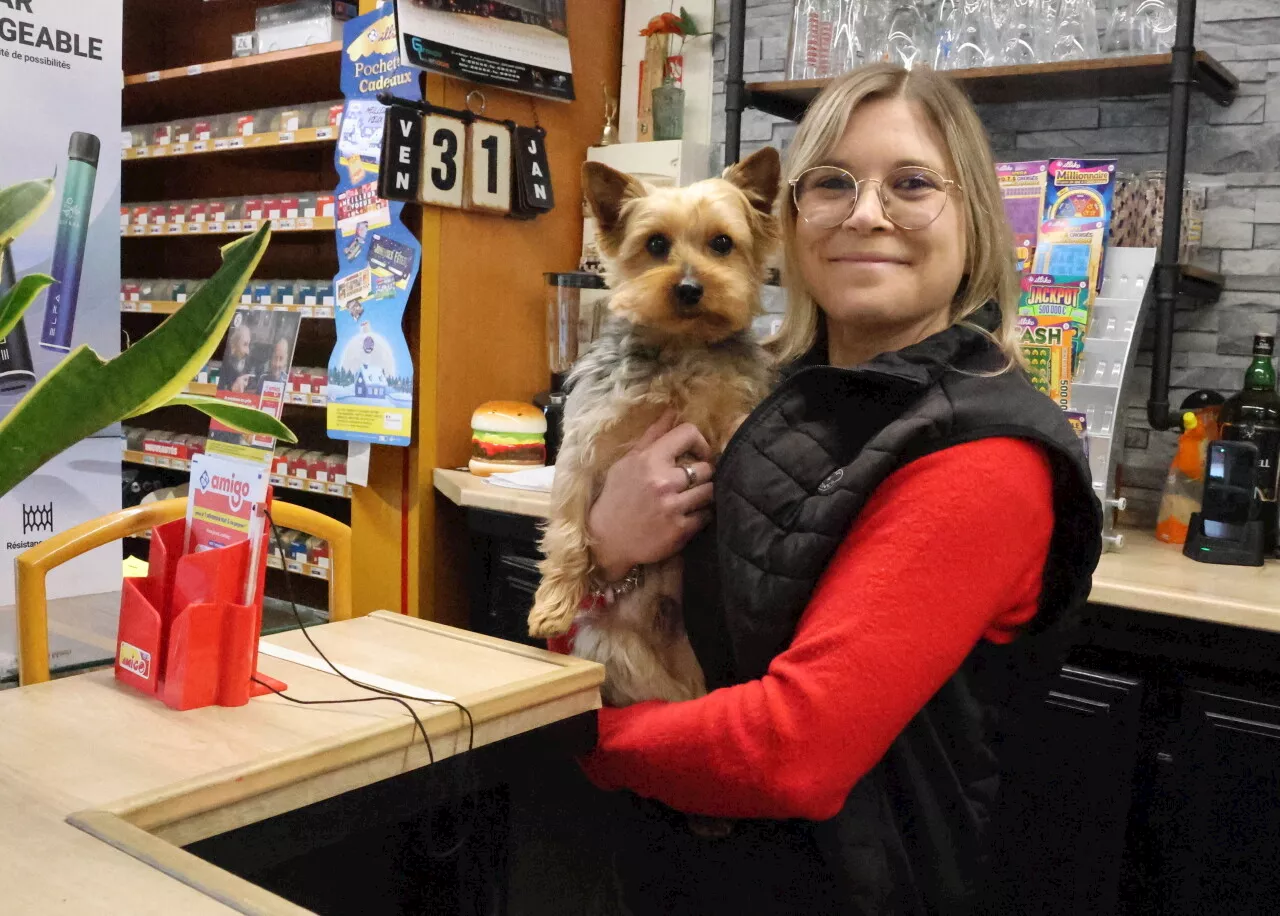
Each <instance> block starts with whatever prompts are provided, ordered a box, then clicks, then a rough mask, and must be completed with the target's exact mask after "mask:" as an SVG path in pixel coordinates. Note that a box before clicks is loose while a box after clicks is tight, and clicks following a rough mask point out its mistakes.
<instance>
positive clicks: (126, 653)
mask: <svg viewBox="0 0 1280 916" xmlns="http://www.w3.org/2000/svg"><path fill="white" fill-rule="evenodd" d="M117 661H118V662H119V664H120V667H121V668H123V669H124V670H125V671H129V672H132V673H133V674H136V675H137V676H138V677H140V678H142V679H143V680H144V681H146V680H150V679H151V653H150V652H144V651H143V650H142V649H139V648H138V647H137V646H131V645H129V644H128V643H127V642H121V643H120V654H119V655H118V656H117Z"/></svg>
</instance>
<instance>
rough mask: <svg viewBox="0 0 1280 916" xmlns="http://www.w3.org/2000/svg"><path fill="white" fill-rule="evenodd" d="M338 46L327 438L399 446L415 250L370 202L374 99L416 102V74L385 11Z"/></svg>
mask: <svg viewBox="0 0 1280 916" xmlns="http://www.w3.org/2000/svg"><path fill="white" fill-rule="evenodd" d="M384 9H385V8H384ZM345 45H346V49H345V53H344V54H343V56H342V91H343V94H344V95H345V96H346V108H345V109H344V111H343V115H342V128H341V130H340V131H339V134H338V143H337V151H336V153H335V154H334V155H335V159H336V162H337V166H338V188H337V191H336V193H335V199H336V203H337V206H336V213H335V216H336V217H337V226H336V228H335V230H334V235H335V240H336V242H337V245H338V274H337V276H336V277H335V278H334V289H335V291H336V293H337V297H336V302H335V305H336V307H335V309H334V322H335V323H336V325H337V343H336V345H335V346H334V349H333V355H332V356H331V357H330V358H329V387H328V405H327V408H326V409H327V411H328V427H329V437H330V438H332V439H347V440H349V441H352V442H368V443H376V444H381V445H408V444H409V441H410V437H411V435H412V432H413V359H412V356H411V354H410V352H409V344H408V342H407V341H406V340H405V337H404V329H403V326H402V325H403V321H404V311H405V308H406V306H407V305H408V303H409V295H410V293H411V292H412V290H413V284H414V280H416V279H417V276H418V265H419V255H420V254H421V252H422V248H421V246H420V245H419V244H418V240H417V238H416V237H415V236H414V234H413V233H412V232H410V231H409V230H408V229H407V228H405V225H404V223H402V222H401V221H400V215H401V212H402V211H403V210H404V204H403V203H400V202H398V201H387V200H383V199H382V198H381V197H379V196H378V172H379V157H380V155H381V149H382V132H383V127H384V122H385V121H386V110H387V109H386V107H385V106H384V105H383V104H382V103H381V102H379V101H377V98H376V96H377V94H378V93H379V92H393V93H395V94H396V95H397V96H399V97H401V98H414V99H420V98H421V97H422V96H421V94H420V93H419V92H418V90H417V85H418V74H417V72H416V71H414V70H411V69H409V68H407V67H404V66H402V65H401V63H400V58H399V46H398V44H397V42H396V27H395V16H394V15H393V14H392V13H391V12H390V11H385V12H384V11H375V12H372V13H367V14H365V15H364V16H361V17H359V18H358V19H353V20H351V21H350V22H348V23H347V25H346V41H345Z"/></svg>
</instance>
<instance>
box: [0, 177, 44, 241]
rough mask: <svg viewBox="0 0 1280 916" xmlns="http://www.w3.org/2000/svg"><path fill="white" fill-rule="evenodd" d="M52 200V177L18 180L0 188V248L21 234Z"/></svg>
mask: <svg viewBox="0 0 1280 916" xmlns="http://www.w3.org/2000/svg"><path fill="white" fill-rule="evenodd" d="M51 200H53V179H52V178H41V179H39V180H37V181H20V182H18V183H17V184H14V185H10V186H9V187H7V188H0V248H4V247H5V246H6V245H8V244H9V243H10V242H12V241H13V240H14V239H16V238H17V237H18V236H20V235H21V234H22V230H24V229H26V228H27V227H28V226H30V225H31V224H32V223H33V222H35V221H36V219H38V218H39V216H40V214H41V213H43V212H44V210H45V208H46V207H48V206H49V201H51Z"/></svg>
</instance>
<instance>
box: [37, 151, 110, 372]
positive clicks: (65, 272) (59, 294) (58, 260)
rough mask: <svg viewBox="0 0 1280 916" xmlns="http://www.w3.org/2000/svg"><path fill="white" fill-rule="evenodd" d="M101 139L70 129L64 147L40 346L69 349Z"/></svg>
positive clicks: (47, 348)
mask: <svg viewBox="0 0 1280 916" xmlns="http://www.w3.org/2000/svg"><path fill="white" fill-rule="evenodd" d="M101 147H102V144H101V142H100V141H99V140H98V138H97V137H95V136H94V135H93V134H82V133H79V132H77V133H74V134H72V135H71V147H70V149H69V150H68V151H67V156H68V162H67V180H66V184H65V185H64V186H63V188H62V207H61V209H60V210H59V211H58V237H57V240H56V241H55V242H54V246H53V266H52V267H51V268H50V271H49V272H50V274H51V275H52V277H53V285H52V286H50V287H49V298H48V299H46V300H45V306H44V331H43V333H41V335H40V346H42V347H44V348H45V349H46V350H57V351H59V352H63V353H65V352H66V351H67V350H70V349H71V330H72V328H73V327H74V326H75V321H76V300H77V299H78V298H79V296H80V271H81V269H82V268H83V267H84V244H85V239H86V237H87V236H88V234H89V216H90V213H91V211H92V210H93V186H94V183H95V182H96V181H97V179H98V153H99V151H100V149H101Z"/></svg>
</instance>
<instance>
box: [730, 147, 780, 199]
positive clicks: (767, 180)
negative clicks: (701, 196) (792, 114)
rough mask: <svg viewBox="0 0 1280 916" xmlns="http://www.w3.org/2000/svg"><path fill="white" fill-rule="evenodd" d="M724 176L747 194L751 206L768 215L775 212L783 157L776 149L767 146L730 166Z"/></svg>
mask: <svg viewBox="0 0 1280 916" xmlns="http://www.w3.org/2000/svg"><path fill="white" fill-rule="evenodd" d="M723 177H724V180H725V181H727V182H729V183H730V184H732V185H734V186H735V187H737V188H738V190H740V191H742V193H743V194H745V195H747V200H749V201H751V206H753V207H755V208H756V209H757V210H759V211H760V212H761V213H763V214H764V215H766V216H768V215H770V214H772V213H773V202H774V201H775V200H777V198H778V185H779V184H780V182H781V181H782V158H781V157H780V156H779V155H778V151H777V150H776V149H774V148H773V147H772V146H766V147H764V148H763V149H760V150H758V151H756V152H754V153H752V154H751V155H750V156H748V157H747V158H746V159H743V160H742V161H741V162H735V163H734V164H733V165H731V166H729V167H728V168H727V169H725V170H724V176H723Z"/></svg>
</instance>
